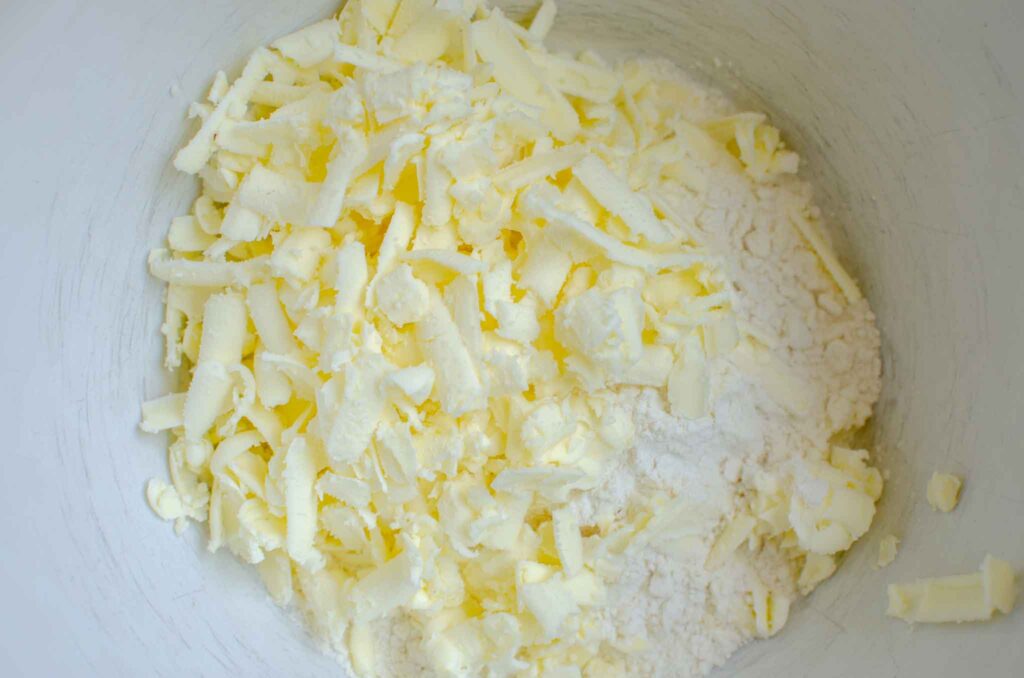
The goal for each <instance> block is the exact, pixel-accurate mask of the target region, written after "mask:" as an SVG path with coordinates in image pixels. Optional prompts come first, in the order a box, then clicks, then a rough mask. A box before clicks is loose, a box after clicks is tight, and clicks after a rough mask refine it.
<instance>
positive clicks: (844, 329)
mask: <svg viewBox="0 0 1024 678" xmlns="http://www.w3.org/2000/svg"><path fill="white" fill-rule="evenodd" d="M708 186H709V190H708V191H707V193H706V194H705V196H703V199H698V198H695V197H692V196H687V197H686V199H688V200H689V202H688V204H686V205H685V206H683V207H681V209H687V210H690V211H692V213H694V214H695V215H696V223H697V224H698V225H699V226H700V231H701V234H702V236H703V237H705V238H706V239H707V242H709V243H710V244H711V246H712V247H713V248H714V249H715V250H716V251H717V252H718V253H720V254H721V255H722V257H723V262H724V265H725V268H726V269H727V270H728V272H729V276H730V278H731V280H732V282H733V290H734V298H733V304H734V309H736V311H737V314H738V318H739V320H740V321H741V322H742V323H743V324H745V325H746V326H747V328H748V330H749V331H751V333H752V334H754V335H755V336H756V337H757V338H758V339H759V340H760V341H761V342H763V344H764V345H765V346H766V347H767V348H769V349H770V351H771V355H772V358H773V359H774V360H775V361H776V366H777V367H781V368H782V373H784V374H786V375H787V377H786V378H787V379H791V380H794V381H798V382H799V383H800V388H801V390H802V391H803V396H804V398H803V402H802V405H804V406H805V407H804V409H802V410H800V411H798V412H793V411H792V408H789V409H787V405H788V404H789V403H788V401H787V398H786V397H785V396H786V395H788V393H787V392H786V391H787V388H786V387H785V386H782V385H780V384H779V383H777V382H774V381H773V379H772V377H771V375H767V376H768V377H769V378H768V379H765V377H766V373H765V372H764V371H763V370H759V369H756V368H755V369H750V367H751V366H750V364H749V362H748V361H745V360H740V361H738V363H739V364H737V361H735V360H730V359H729V358H722V359H719V360H716V361H715V362H714V363H713V365H712V368H711V370H712V371H711V383H712V390H713V393H714V396H713V399H712V403H711V405H710V407H709V412H708V416H707V417H705V418H701V419H698V420H688V419H685V418H680V417H673V416H672V415H671V414H669V412H668V411H667V408H666V404H665V402H664V398H663V395H662V393H661V392H659V391H657V390H654V389H643V390H632V389H630V390H624V391H622V392H621V393H620V399H621V402H622V403H623V404H624V405H625V406H626V407H628V408H629V410H630V412H631V414H632V417H633V421H634V425H635V426H636V429H637V439H636V444H635V447H634V448H633V449H631V450H630V451H629V452H628V453H627V455H626V456H625V457H624V458H623V459H622V460H621V463H620V464H619V465H618V466H617V467H616V468H615V469H614V470H612V471H610V472H609V474H608V476H607V479H606V481H605V482H604V483H603V484H602V485H601V486H600V487H598V488H597V489H595V490H594V491H593V492H590V493H587V494H585V495H583V496H581V497H579V498H578V500H577V502H578V504H577V505H578V507H579V510H580V515H581V518H582V520H583V521H584V522H588V521H590V522H599V521H601V520H602V519H604V520H607V519H609V517H610V516H612V515H623V514H625V513H627V512H628V511H629V510H630V505H631V502H633V501H634V500H635V499H636V498H637V497H642V496H646V495H649V494H651V493H656V492H667V493H668V494H670V495H671V496H673V497H683V498H686V499H688V500H691V501H693V502H694V503H695V504H697V505H699V506H701V507H702V509H704V510H707V511H712V512H717V513H718V514H719V515H721V516H724V517H728V516H729V515H730V514H731V513H733V512H735V511H736V510H737V508H736V507H737V505H742V504H743V503H744V497H745V496H746V495H748V494H750V493H754V494H756V493H757V488H756V485H757V481H758V479H759V478H763V477H765V474H769V473H771V472H773V471H779V470H782V471H783V472H784V471H785V470H786V469H788V468H792V466H793V464H794V462H798V461H803V460H816V459H823V458H828V455H829V446H830V440H831V439H832V438H833V436H835V435H836V434H838V433H842V432H847V431H850V430H853V429H856V428H857V427H859V426H861V425H863V424H864V422H865V421H866V419H867V418H868V416H870V413H871V408H872V406H873V405H874V403H875V401H876V400H877V398H878V394H879V390H880V387H881V382H880V368H881V363H880V357H879V334H878V331H877V328H876V327H875V324H874V316H873V314H872V312H871V310H870V308H869V307H868V305H867V302H866V301H865V300H864V299H863V298H859V297H854V298H853V299H852V300H851V299H849V298H846V297H844V295H843V292H842V290H840V289H839V288H838V287H837V285H836V283H835V282H834V281H833V280H832V278H831V277H830V275H829V274H828V272H827V271H826V270H825V269H824V268H823V266H822V265H821V262H820V260H819V258H818V255H817V254H816V252H815V251H814V250H813V248H812V245H811V243H810V242H808V239H807V238H806V236H805V235H803V234H802V233H801V232H800V230H799V227H798V226H797V225H796V224H794V222H793V219H794V216H795V217H796V218H803V219H805V220H806V221H807V222H809V223H815V222H817V221H818V219H819V218H820V212H819V210H818V208H817V207H815V206H814V205H813V203H812V202H811V190H810V188H809V186H808V185H807V184H806V183H804V182H801V181H799V180H796V179H793V178H786V179H783V180H780V181H778V182H777V183H775V184H773V185H763V184H762V185H759V186H756V185H755V184H754V182H752V181H750V180H749V179H747V178H745V177H743V176H740V175H737V174H735V173H731V172H713V173H711V174H710V176H709V177H708ZM812 228H815V229H816V228H818V226H817V225H814V226H812ZM780 393H781V394H782V396H783V397H779V395H780ZM712 523H713V521H712ZM714 536H715V530H714V527H713V526H712V529H711V530H709V531H706V532H704V533H702V534H699V535H697V536H696V537H695V538H694V539H692V540H691V541H690V543H688V544H687V546H686V548H684V549H681V550H680V549H675V550H672V549H669V551H668V552H667V553H666V552H662V551H661V550H660V549H659V548H657V547H655V546H651V547H648V548H645V549H643V550H641V551H639V552H637V553H636V554H634V555H632V556H631V557H630V558H629V559H628V560H627V561H626V563H625V564H624V567H623V569H622V572H621V575H620V576H619V578H618V580H617V582H616V583H615V585H614V586H613V588H612V590H611V593H610V596H609V609H608V610H607V613H606V615H605V617H604V623H606V624H607V625H608V627H609V635H610V636H611V637H613V638H615V639H616V640H615V642H616V643H618V644H619V647H618V648H616V649H613V650H612V651H611V652H610V656H611V657H613V659H610V662H612V663H613V665H616V666H619V667H620V668H624V669H626V670H627V671H628V672H629V674H630V675H657V676H679V677H684V676H697V675H702V674H704V673H706V672H707V671H708V670H710V669H711V668H712V667H715V666H718V665H720V664H722V663H723V662H724V661H725V660H726V659H728V657H729V656H730V655H731V654H732V653H733V652H735V651H736V649H738V648H739V647H740V646H741V645H743V644H744V643H745V642H747V641H748V640H750V639H751V638H753V637H756V636H757V635H759V634H758V630H757V628H756V625H755V624H752V623H751V614H750V611H751V607H752V606H753V600H752V592H754V591H756V590H758V589H768V590H773V591H776V592H777V593H779V594H782V595H787V596H795V595H796V593H797V591H798V590H799V589H800V588H801V582H800V575H801V570H802V569H803V568H804V567H805V566H806V562H807V560H806V557H805V558H804V559H803V561H802V562H801V560H800V559H797V560H793V559H791V558H788V557H786V555H784V554H783V553H782V552H780V549H779V548H777V545H776V544H774V543H766V544H758V543H756V542H752V546H753V547H754V548H751V549H747V550H743V551H738V552H737V553H736V556H737V557H735V558H734V559H733V560H732V561H730V562H729V563H728V564H727V565H726V566H724V567H721V568H719V569H717V570H714V571H712V570H710V569H709V568H708V567H706V561H707V558H708V554H709V551H710V549H711V547H712V545H713V543H714V539H713V537H714ZM812 562H813V563H820V561H818V560H816V556H812ZM828 572H829V574H830V573H831V570H829V571H828ZM812 574H813V573H808V576H807V578H805V581H804V582H803V587H804V589H805V590H807V589H808V588H809V587H812V586H813V585H814V584H815V583H817V582H814V581H813V579H810V576H811V575H812ZM826 576H827V575H826ZM612 645H613V647H614V645H615V644H614V643H613V644H612ZM637 648H641V649H640V650H639V651H637ZM620 650H622V651H620Z"/></svg>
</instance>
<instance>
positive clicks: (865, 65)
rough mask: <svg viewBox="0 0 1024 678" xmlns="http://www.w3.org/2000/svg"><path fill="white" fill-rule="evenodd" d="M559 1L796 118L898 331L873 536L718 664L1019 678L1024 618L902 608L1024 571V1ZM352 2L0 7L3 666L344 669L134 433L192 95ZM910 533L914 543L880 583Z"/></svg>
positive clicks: (104, 671) (869, 288)
mask: <svg viewBox="0 0 1024 678" xmlns="http://www.w3.org/2000/svg"><path fill="white" fill-rule="evenodd" d="M560 8H561V11H560V21H559V24H558V31H557V32H556V34H555V35H554V40H553V43H552V44H554V45H556V46H557V45H559V44H562V45H565V46H568V45H572V44H579V38H580V36H581V35H586V36H588V39H590V40H592V41H593V40H597V41H599V44H601V45H603V46H605V47H606V48H607V49H608V50H609V51H610V52H612V51H616V50H619V51H621V50H644V51H648V52H653V53H658V54H662V55H665V56H668V57H670V58H673V59H674V60H676V61H678V62H680V63H682V64H683V65H687V66H691V67H696V68H701V67H703V68H705V69H706V70H707V71H708V73H709V74H710V77H711V78H712V79H713V80H715V81H716V82H718V83H719V84H721V85H722V86H724V87H726V88H727V89H729V91H731V92H733V93H734V94H735V95H736V96H737V97H738V98H740V99H741V100H743V101H747V102H750V103H751V104H752V105H756V106H759V107H763V108H766V109H767V110H769V111H772V112H773V113H774V114H775V120H776V122H777V123H778V124H779V125H780V126H781V127H782V128H783V130H784V133H785V134H786V135H787V137H788V138H789V139H790V140H791V141H792V142H793V144H794V145H795V146H796V147H797V148H798V149H799V150H800V151H801V153H802V154H804V156H805V157H806V159H807V161H808V162H807V167H808V168H809V171H810V172H811V176H813V177H814V178H815V181H816V182H817V184H818V186H819V190H820V195H821V199H822V201H823V202H824V204H825V205H826V207H827V208H828V210H829V212H830V214H831V215H832V217H833V224H832V232H833V235H834V236H835V238H836V240H837V242H838V243H839V244H840V250H841V253H842V257H843V259H844V260H845V261H846V262H847V263H848V264H849V267H850V268H851V270H852V271H853V272H854V273H855V274H856V275H857V276H858V278H859V279H860V280H861V281H862V283H863V287H864V289H865V292H866V293H867V294H868V296H869V298H870V299H871V301H872V303H873V306H874V308H875V310H876V312H877V313H878V316H879V322H880V324H881V327H882V330H883V333H884V351H885V373H886V374H885V376H886V388H885V394H884V396H883V399H882V403H881V405H880V408H879V416H878V421H877V429H878V435H879V443H880V445H881V453H880V456H881V459H882V463H883V465H884V466H885V467H886V468H887V469H889V470H890V472H891V480H890V483H889V485H888V487H887V490H886V495H885V497H884V498H883V501H882V504H881V512H880V517H879V520H878V524H877V525H876V527H875V528H873V530H872V531H871V533H870V534H869V535H868V536H867V537H866V538H865V540H864V542H863V543H862V544H861V545H859V546H858V547H856V548H855V549H854V551H853V552H852V553H851V554H850V556H849V557H848V558H847V562H846V563H845V565H844V566H843V567H842V568H841V570H840V573H839V574H838V575H837V576H836V577H835V578H834V579H833V580H832V581H830V582H829V583H827V584H826V585H824V586H823V587H822V588H821V589H819V591H818V592H816V593H815V594H814V596H813V597H812V598H811V599H810V600H809V601H807V602H806V603H803V604H801V605H799V606H798V607H797V608H796V609H795V610H794V611H793V613H792V615H791V619H790V622H789V625H788V626H787V627H786V629H785V630H784V631H783V632H782V634H781V635H780V636H779V637H778V638H777V639H775V640H773V641H771V642H769V643H759V644H755V645H753V646H751V647H749V648H747V649H746V650H744V651H743V652H742V653H740V654H739V655H738V656H737V657H736V658H735V659H734V661H733V662H732V663H731V664H730V665H729V666H728V667H727V670H725V671H723V672H722V675H739V676H743V677H745V678H752V677H754V676H778V675H787V676H808V677H809V676H815V677H819V676H823V677H835V678H840V677H841V676H851V677H854V676H879V677H885V676H897V675H899V676H917V675H932V676H964V675H973V676H979V677H980V676H1011V675H1020V668H1019V667H1020V666H1024V642H1022V640H1024V613H1022V612H1021V611H1020V610H1018V611H1017V612H1016V613H1015V614H1014V615H1013V616H1012V617H1011V618H1009V619H1000V620H999V621H997V622H994V623H991V624H983V625H974V626H962V627H941V628H924V627H922V628H918V629H916V630H911V629H910V628H908V627H906V626H904V625H903V624H902V623H898V622H894V621H892V620H889V619H886V618H885V617H884V616H883V610H884V593H885V592H884V589H885V584H886V583H887V582H889V581H892V580H897V579H905V578H912V577H915V576H923V575H937V574H943V573H953V572H959V571H970V570H971V569H973V568H975V567H977V565H978V563H980V561H981V559H982V557H983V556H984V554H985V553H986V552H987V551H992V552H994V553H995V554H997V555H1001V556H1002V557H1005V558H1009V559H1011V560H1012V561H1013V562H1014V563H1015V564H1016V565H1017V567H1018V570H1019V569H1020V568H1021V567H1022V566H1024V534H1022V524H1024V491H1022V489H1021V488H1022V482H1024V449H1022V448H1024V422H1022V414H1024V359H1022V351H1021V350H1020V349H1019V346H1021V338H1022V337H1024V268H1022V266H1021V258H1022V256H1024V47H1022V45H1024V43H1022V42H1021V40H1020V35H1021V34H1022V33H1024V3H1021V2H1019V1H1018V0H1005V1H1003V2H1000V1H999V0H974V1H973V2H970V3H965V2H960V1H959V0H917V1H915V2H911V1H909V0H905V1H902V2H894V1H892V0H861V1H859V2H848V1H846V0H824V1H822V0H781V1H780V0H776V1H773V2H764V3H752V2H748V1H747V0H717V1H716V2H697V1H696V0H694V1H693V2H680V1H676V2H665V1H658V0H645V1H642V2H629V3H626V2H618V1H617V0H601V1H596V2H595V1H594V0H589V1H586V0H577V1H576V2H562V3H560ZM334 9H336V6H335V4H334V3H333V2H327V1H325V0H303V1H294V0H292V1H289V2H280V1H272V0H258V1H257V0H248V1H244V0H233V1H230V0H217V1H204V0H177V1H175V2H152V1H149V2H143V1H140V0H93V1H91V2H87V1H85V0H82V1H81V2H75V1H73V0H48V1H47V0H34V1H33V2H14V1H13V0H8V1H7V2H4V3H2V4H0V65H2V68H0V111H2V117H0V120H2V124H0V197H2V200H0V207H2V208H0V299H2V301H0V327H2V330H0V431H2V432H3V434H4V436H3V437H2V438H0V440H2V441H3V442H2V443H0V444H2V446H3V447H2V451H0V454H3V466H2V467H0V537H2V541H0V674H2V675H5V676H49V675H75V676H78V675H84V676H93V675H95V676H143V675H144V676H150V675H153V676H164V675H167V676H171V675H175V676H177V675H202V676H236V675H245V676H314V675H318V676H328V675H339V671H338V669H337V668H336V666H335V665H334V663H333V662H332V661H331V660H329V659H327V658H325V657H323V656H320V655H319V654H318V653H317V652H316V651H315V649H314V648H313V647H312V646H311V644H310V642H309V641H308V640H307V638H306V635H305V632H304V631H303V630H302V628H301V627H300V626H299V625H298V624H296V623H294V622H293V621H292V620H290V619H288V618H287V617H286V615H284V614H283V613H281V612H280V611H279V610H277V609H276V608H275V607H274V606H273V605H272V604H271V603H270V602H269V600H268V599H267V598H266V597H265V595H264V594H263V592H262V590H261V585H260V584H259V583H258V581H257V580H256V578H255V576H254V575H253V574H252V572H250V570H249V568H245V567H242V566H241V565H238V564H237V563H235V562H234V561H233V560H232V559H231V558H230V557H229V556H227V555H224V554H219V555H218V556H215V557H214V556H210V555H208V554H207V553H206V552H205V551H204V550H203V549H202V547H201V545H200V544H199V539H198V536H197V534H196V531H195V530H194V529H193V530H190V531H189V532H188V533H186V536H185V538H178V537H176V536H175V535H174V533H173V531H172V530H171V529H170V527H169V526H168V525H166V524H162V523H160V522H158V521H157V519H156V518H155V517H154V516H153V515H152V514H151V513H150V512H149V509H148V508H147V507H146V505H145V503H144V497H143V486H144V483H145V480H146V479H147V478H148V477H150V476H153V475H157V476H161V477H162V476H163V475H164V474H165V473H166V471H165V462H164V459H163V452H164V441H163V440H162V439H161V438H158V437H150V436H144V435H142V434H140V433H138V432H137V428H136V424H137V420H138V415H139V402H140V401H141V400H142V399H143V398H144V397H151V396H154V395H157V394H159V393H162V392H163V391H164V389H165V386H166V376H165V375H164V374H163V373H162V372H161V370H160V368H159V362H160V341H159V337H158V333H157V329H158V326H159V324H160V319H161V315H162V307H161V305H160V292H161V286H160V285H159V284H158V283H157V282H156V281H153V280H150V279H148V278H147V276H146V272H145V255H146V252H147V251H148V250H149V248H151V247H153V246H156V245H158V244H159V243H160V241H161V239H162V237H163V235H164V233H165V232H166V229H167V225H168V223H169V221H170V219H171V217H173V216H175V215H177V214H180V213H184V212H185V211H186V210H187V208H188V205H189V203H190V200H191V197H192V196H193V194H194V190H195V186H194V183H193V180H192V179H190V178H188V177H185V176H182V175H178V174H177V173H175V172H174V171H173V169H172V168H171V167H170V164H169V158H170V155H171V153H172V152H173V150H174V149H175V148H176V147H177V146H178V145H179V143H180V142H181V141H182V140H183V139H184V138H185V135H186V133H187V130H189V129H191V128H190V126H189V125H188V124H187V123H186V122H185V120H184V119H183V113H184V110H185V107H186V106H187V104H188V102H189V101H191V100H192V99H193V98H195V97H198V96H199V95H200V94H201V93H202V92H204V91H205V88H206V86H207V85H208V82H209V79H210V77H211V76H212V74H213V72H214V71H215V70H216V69H218V68H222V67H228V68H231V67H233V68H236V69H237V67H238V66H239V65H240V63H241V61H242V59H243V58H244V56H245V55H246V54H247V53H248V51H249V50H251V49H252V48H253V47H255V46H257V45H259V44H263V43H265V42H267V41H268V40H269V39H271V38H273V37H275V36H277V35H280V34H282V33H285V32H288V31H289V30H291V29H294V28H297V27H299V26H301V25H304V24H305V23H308V22H309V21H311V20H313V19H316V18H320V17H322V16H325V15H327V14H329V13H330V12H331V11H333V10H334ZM715 57H718V58H719V59H721V61H722V62H723V66H722V67H719V68H715V67H714V66H713V64H714V62H713V59H714V58H715ZM172 85H175V87H174V88H173V90H172ZM172 91H173V92H177V93H176V94H172ZM937 467H938V468H942V469H943V470H950V471H954V472H958V473H963V474H965V475H966V478H967V480H966V486H965V490H964V497H963V500H962V502H961V505H960V507H959V508H958V509H957V511H956V512H954V513H953V514H950V515H938V514H934V513H932V512H931V510H930V509H929V508H928V507H927V505H926V503H925V501H924V488H925V482H926V480H927V477H928V475H930V473H931V472H932V470H934V469H935V468H937ZM890 532H892V533H895V534H897V535H898V536H900V537H901V538H902V540H903V542H902V545H901V546H902V548H901V551H900V555H899V558H898V559H897V561H896V562H895V563H894V564H893V565H892V566H890V567H889V568H887V569H885V570H882V571H874V570H873V569H872V568H871V567H870V565H871V563H873V562H874V559H875V556H876V553H877V544H878V540H879V539H880V538H881V537H882V536H884V535H885V534H887V533H890Z"/></svg>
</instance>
